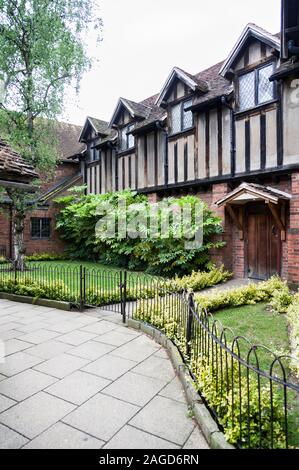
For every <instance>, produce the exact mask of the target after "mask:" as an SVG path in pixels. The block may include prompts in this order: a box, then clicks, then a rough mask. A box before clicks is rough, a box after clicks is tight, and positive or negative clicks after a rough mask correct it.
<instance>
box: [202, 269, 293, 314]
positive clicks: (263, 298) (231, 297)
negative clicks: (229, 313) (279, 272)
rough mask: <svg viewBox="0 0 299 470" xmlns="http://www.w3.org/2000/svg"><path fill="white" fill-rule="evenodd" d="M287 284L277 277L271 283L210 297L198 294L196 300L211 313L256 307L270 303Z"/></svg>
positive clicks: (239, 288)
mask: <svg viewBox="0 0 299 470" xmlns="http://www.w3.org/2000/svg"><path fill="white" fill-rule="evenodd" d="M284 288H285V283H284V282H283V281H282V280H281V279H280V278H279V277H277V276H274V277H272V278H271V279H270V280H269V281H264V282H260V283H259V284H253V283H252V284H249V285H248V286H244V287H238V288H236V289H231V290H227V291H221V292H215V293H211V294H209V295H202V294H197V295H195V300H196V302H197V304H198V305H199V306H200V307H201V308H205V309H206V310H208V311H209V312H215V311H217V310H220V309H223V308H228V307H241V306H242V305H254V304H256V303H257V302H269V301H270V300H272V299H273V296H274V295H276V293H277V291H279V290H281V289H284Z"/></svg>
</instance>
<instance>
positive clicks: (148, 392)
mask: <svg viewBox="0 0 299 470" xmlns="http://www.w3.org/2000/svg"><path fill="white" fill-rule="evenodd" d="M164 385H165V383H164V381H162V380H157V379H153V378H151V377H146V376H143V375H139V374H133V373H132V372H127V373H126V374H125V375H123V376H122V377H120V378H119V379H117V380H116V381H115V382H113V383H112V384H111V385H109V386H108V387H107V388H105V390H104V392H103V393H105V394H107V395H110V396H113V397H115V398H119V399H120V400H123V401H126V402H128V403H132V404H133V405H138V406H144V405H146V403H148V402H149V401H150V400H151V399H152V398H153V397H154V396H155V395H157V393H158V392H159V391H160V390H161V389H162V388H163V387H164Z"/></svg>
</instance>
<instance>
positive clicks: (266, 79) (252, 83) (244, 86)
mask: <svg viewBox="0 0 299 470" xmlns="http://www.w3.org/2000/svg"><path fill="white" fill-rule="evenodd" d="M273 69H274V65H273V64H270V65H266V66H264V67H260V68H258V69H256V70H255V71H253V72H250V73H246V74H244V75H241V76H240V78H239V109H240V111H244V110H246V109H251V108H254V107H255V106H258V105H260V104H263V103H268V102H269V101H272V100H274V98H275V88H274V83H272V82H270V77H271V75H272V73H273Z"/></svg>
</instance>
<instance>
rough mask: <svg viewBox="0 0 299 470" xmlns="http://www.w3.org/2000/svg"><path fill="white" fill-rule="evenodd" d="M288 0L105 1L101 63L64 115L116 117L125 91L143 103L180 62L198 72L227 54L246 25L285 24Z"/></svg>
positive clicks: (79, 119)
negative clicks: (284, 2) (284, 3)
mask: <svg viewBox="0 0 299 470" xmlns="http://www.w3.org/2000/svg"><path fill="white" fill-rule="evenodd" d="M280 3H281V0H249V1H246V0H245V1H244V0H209V1H207V0H101V16H102V19H103V22H104V27H103V32H102V36H103V41H102V42H101V43H100V44H99V45H98V46H97V48H96V49H91V52H92V53H93V54H94V55H95V56H97V57H98V59H99V62H98V64H97V65H96V66H94V67H93V68H92V70H91V71H90V72H88V73H87V74H86V75H85V76H84V78H83V80H82V83H81V89H80V92H79V95H78V96H76V95H75V94H74V93H72V92H70V93H68V95H67V98H66V106H65V114H64V115H63V117H62V118H63V119H64V120H66V121H69V122H72V123H75V124H83V122H84V120H85V118H86V116H87V115H89V116H93V117H97V118H99V119H104V120H107V121H108V120H110V118H111V115H112V113H113V110H114V108H115V106H116V103H117V100H118V98H119V97H120V96H123V97H125V98H128V99H131V100H133V101H137V102H138V101H141V100H142V99H145V98H147V97H149V96H151V95H153V94H155V93H157V92H159V91H160V89H161V87H162V86H163V84H164V82H165V80H166V78H167V76H168V74H169V73H170V71H171V69H172V67H173V66H175V65H177V66H179V67H181V68H183V69H184V70H186V71H187V72H190V73H198V72H200V71H201V70H204V69H205V68H207V67H209V66H211V65H213V64H216V63H217V62H219V61H221V60H223V59H225V58H226V57H227V55H228V54H229V52H230V51H231V49H232V48H233V46H234V44H235V42H236V41H237V39H238V37H239V35H240V34H241V32H242V30H243V28H244V26H245V25H246V24H247V23H249V22H253V23H256V24H258V25H259V26H262V27H263V28H265V29H267V30H268V31H270V32H273V33H277V32H278V31H279V30H280Z"/></svg>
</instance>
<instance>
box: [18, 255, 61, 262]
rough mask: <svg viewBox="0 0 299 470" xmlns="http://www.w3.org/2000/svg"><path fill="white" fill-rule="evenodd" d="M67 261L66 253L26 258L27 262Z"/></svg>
mask: <svg viewBox="0 0 299 470" xmlns="http://www.w3.org/2000/svg"><path fill="white" fill-rule="evenodd" d="M66 259H67V256H66V254H65V253H33V254H32V255H30V256H25V261H26V262H30V261H64V260H66Z"/></svg>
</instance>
